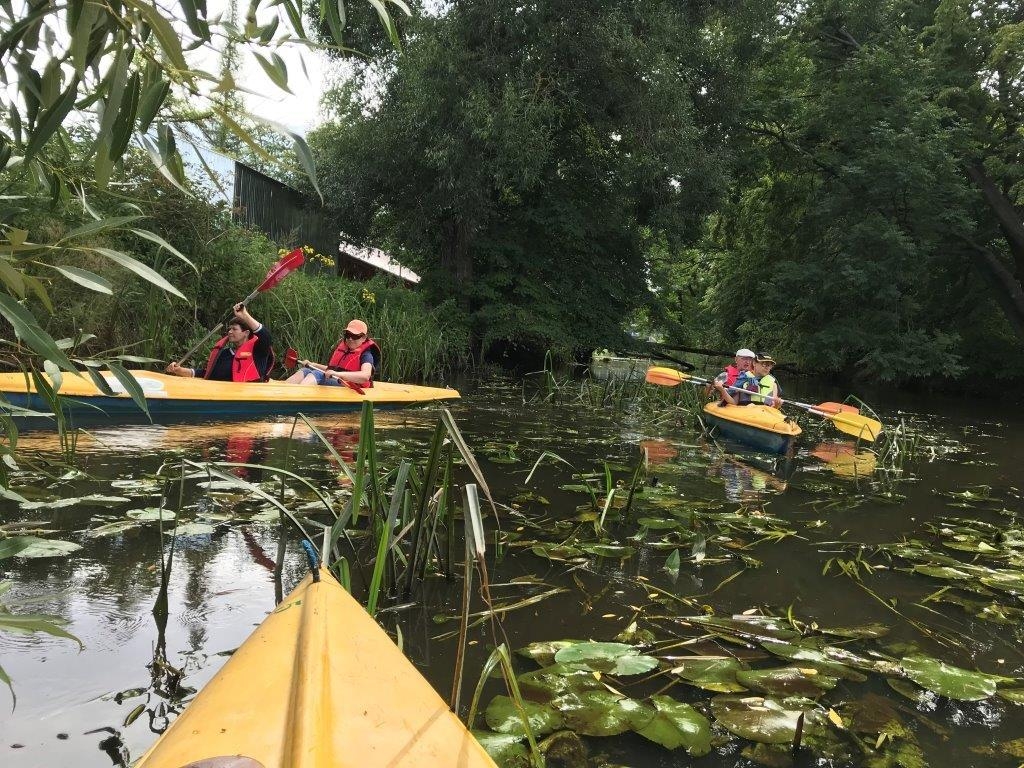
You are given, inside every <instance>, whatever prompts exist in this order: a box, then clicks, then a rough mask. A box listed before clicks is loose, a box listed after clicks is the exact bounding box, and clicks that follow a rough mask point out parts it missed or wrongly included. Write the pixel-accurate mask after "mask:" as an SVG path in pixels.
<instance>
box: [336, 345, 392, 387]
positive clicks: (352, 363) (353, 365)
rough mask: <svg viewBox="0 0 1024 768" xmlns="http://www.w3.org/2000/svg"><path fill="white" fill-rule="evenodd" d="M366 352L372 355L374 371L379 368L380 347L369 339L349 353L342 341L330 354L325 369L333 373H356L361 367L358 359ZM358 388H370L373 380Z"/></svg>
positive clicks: (371, 373)
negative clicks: (333, 371)
mask: <svg viewBox="0 0 1024 768" xmlns="http://www.w3.org/2000/svg"><path fill="white" fill-rule="evenodd" d="M367 350H369V351H370V354H371V355H373V368H374V371H376V370H378V369H379V368H380V347H378V346H377V342H376V341H374V340H373V339H369V338H368V339H364V340H363V343H362V344H360V345H359V346H358V347H356V348H355V349H353V350H351V351H349V349H348V347H347V345H346V344H345V339H342V340H341V341H340V342H338V346H336V347H335V348H334V351H333V352H332V353H331V359H330V360H329V361H328V362H327V367H328V368H330V369H332V370H335V371H358V370H359V369H360V368H361V367H362V366H360V364H359V358H361V357H362V356H363V352H366V351H367ZM370 375H371V376H372V375H373V371H371V372H370ZM359 386H361V387H372V386H373V380H372V379H371V380H370V381H368V382H366V383H365V384H360V385H359Z"/></svg>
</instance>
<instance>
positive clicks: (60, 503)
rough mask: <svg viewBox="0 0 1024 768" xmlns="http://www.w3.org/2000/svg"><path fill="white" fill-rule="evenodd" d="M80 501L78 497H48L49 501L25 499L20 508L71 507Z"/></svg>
mask: <svg viewBox="0 0 1024 768" xmlns="http://www.w3.org/2000/svg"><path fill="white" fill-rule="evenodd" d="M80 501H81V499H80V498H71V499H50V500H49V501H26V502H24V503H22V505H21V508H22V509H28V510H32V509H61V508H63V507H73V506H74V505H75V504H78V503H79V502H80Z"/></svg>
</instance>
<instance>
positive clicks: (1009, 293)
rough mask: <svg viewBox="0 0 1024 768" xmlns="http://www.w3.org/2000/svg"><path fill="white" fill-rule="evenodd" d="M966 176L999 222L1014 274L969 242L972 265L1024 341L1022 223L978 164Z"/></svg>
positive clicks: (1017, 213)
mask: <svg viewBox="0 0 1024 768" xmlns="http://www.w3.org/2000/svg"><path fill="white" fill-rule="evenodd" d="M967 175H968V177H969V178H970V179H971V181H972V182H974V184H975V185H976V186H977V187H978V189H979V190H980V191H981V194H982V196H983V197H984V198H985V202H986V203H988V206H989V208H991V209H992V212H993V213H994V214H995V216H996V220H997V221H998V222H999V230H1000V231H1001V232H1002V233H1003V237H1005V238H1006V243H1007V245H1008V246H1009V249H1010V255H1011V256H1012V257H1013V263H1014V266H1015V268H1016V274H1014V271H1013V270H1011V269H1009V268H1008V267H1007V265H1006V264H1004V263H1003V262H1002V261H1001V260H1000V259H999V257H998V256H997V255H996V254H994V253H992V251H990V250H989V249H988V248H985V247H983V246H981V245H979V244H977V243H974V242H971V241H970V240H968V241H967V242H968V243H969V245H970V246H971V250H972V252H973V254H974V263H975V265H976V266H977V267H978V269H979V270H980V272H981V273H982V276H983V277H984V278H985V280H986V281H987V282H988V284H989V285H990V286H991V288H992V290H993V292H994V293H995V296H996V301H997V302H999V306H1000V308H1001V309H1002V310H1003V314H1005V315H1006V319H1007V320H1009V321H1010V325H1011V326H1012V327H1013V331H1014V333H1016V334H1017V338H1019V339H1024V286H1022V284H1021V283H1022V279H1024V220H1022V219H1021V214H1020V212H1019V211H1018V210H1017V209H1016V207H1015V206H1014V205H1013V202H1012V201H1011V200H1010V199H1009V198H1008V197H1007V196H1006V195H1005V194H1003V192H1002V190H1000V189H999V187H997V186H996V184H995V182H994V181H992V179H991V178H990V177H989V176H988V174H986V173H985V169H984V167H982V165H981V164H980V163H971V164H970V165H968V166H967Z"/></svg>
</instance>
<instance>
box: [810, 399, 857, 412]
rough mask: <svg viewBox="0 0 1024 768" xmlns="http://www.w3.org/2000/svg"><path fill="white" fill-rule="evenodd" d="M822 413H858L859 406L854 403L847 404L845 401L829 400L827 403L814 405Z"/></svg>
mask: <svg viewBox="0 0 1024 768" xmlns="http://www.w3.org/2000/svg"><path fill="white" fill-rule="evenodd" d="M814 407H815V408H816V409H818V410H819V411H821V412H822V413H860V408H858V407H857V406H855V405H847V404H846V403H833V402H831V401H829V402H827V403H818V404H817V405H816V406H814Z"/></svg>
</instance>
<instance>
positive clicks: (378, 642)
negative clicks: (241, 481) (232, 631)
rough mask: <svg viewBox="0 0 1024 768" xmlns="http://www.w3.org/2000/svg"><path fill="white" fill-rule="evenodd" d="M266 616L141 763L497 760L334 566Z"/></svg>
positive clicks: (486, 767)
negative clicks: (343, 583) (339, 578)
mask: <svg viewBox="0 0 1024 768" xmlns="http://www.w3.org/2000/svg"><path fill="white" fill-rule="evenodd" d="M321 574H322V577H321V580H320V581H319V582H313V580H312V577H310V576H307V577H306V579H305V580H304V581H303V582H302V583H301V584H299V586H298V587H297V588H296V589H295V591H294V592H292V593H291V594H290V595H289V596H288V597H286V598H285V599H284V601H283V602H282V603H281V604H280V605H279V606H278V607H277V608H276V609H275V610H274V612H273V613H271V614H270V616H268V617H267V618H266V620H264V622H263V623H262V624H260V626H259V627H257V629H256V630H255V631H254V632H253V633H252V635H251V636H250V637H249V639H248V640H246V641H245V642H244V643H243V644H242V646H241V647H239V649H238V650H237V651H235V653H234V654H233V655H232V656H231V658H230V659H229V660H228V662H227V663H226V664H225V665H224V667H223V668H222V669H221V670H220V672H218V673H217V675H216V676H215V677H214V678H213V679H212V680H211V681H210V682H209V683H207V685H206V686H205V687H204V688H203V690H202V691H201V692H200V693H199V694H198V695H197V696H196V697H195V699H194V700H193V701H192V702H191V703H190V704H189V705H188V706H187V707H186V708H185V710H184V712H182V713H181V715H179V716H178V718H177V719H176V720H175V721H174V722H173V723H172V724H171V727H170V728H168V729H167V731H166V733H164V734H163V735H162V736H161V737H160V739H159V740H158V741H157V742H156V743H155V744H154V745H153V746H152V747H151V748H150V749H149V751H147V752H146V754H144V755H143V756H142V758H141V759H140V760H139V762H138V763H137V764H136V766H135V768H182V766H186V765H188V764H189V763H192V762H196V761H199V760H207V759H210V758H214V757H222V756H245V757H248V758H251V759H253V760H255V761H257V763H259V764H260V765H262V766H264V767H265V768H348V767H349V766H351V767H352V768H356V767H357V766H358V767H359V768H377V767H378V766H379V767H381V768H383V766H396V767H397V766H410V767H411V766H417V768H457V767H462V768H494V763H493V762H492V761H491V759H490V757H489V756H488V755H487V753H486V752H485V751H484V749H483V748H482V747H481V746H480V745H479V743H478V742H477V741H476V740H475V739H474V738H473V736H472V735H471V734H470V733H469V731H468V730H466V728H465V727H464V726H463V724H462V722H461V721H460V720H459V719H458V718H457V717H456V716H455V715H454V714H452V712H451V711H450V710H449V709H448V707H447V705H446V704H445V703H444V701H442V699H441V697H440V696H438V694H437V693H436V692H435V691H434V689H433V688H432V687H431V686H430V683H428V682H427V681H426V680H425V679H424V678H423V676H422V675H420V673H419V672H418V671H417V670H416V668H415V667H414V666H413V665H412V663H411V662H410V661H409V660H408V659H407V658H406V657H405V656H404V655H403V654H402V652H401V651H400V650H398V648H397V646H395V644H394V643H393V642H392V641H391V639H390V638H389V637H388V636H387V634H385V632H384V630H382V629H381V628H380V627H379V626H378V625H377V623H376V622H375V621H374V620H373V619H372V618H370V616H369V614H367V613H366V611H365V609H363V607H362V606H360V605H359V604H358V603H357V602H356V601H355V600H354V599H353V598H352V597H351V596H350V595H349V594H348V593H347V592H346V591H345V590H344V589H342V587H341V586H340V585H339V584H338V582H337V581H335V580H334V579H333V578H332V577H331V576H330V575H329V574H328V573H327V571H323V570H322V571H321Z"/></svg>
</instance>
